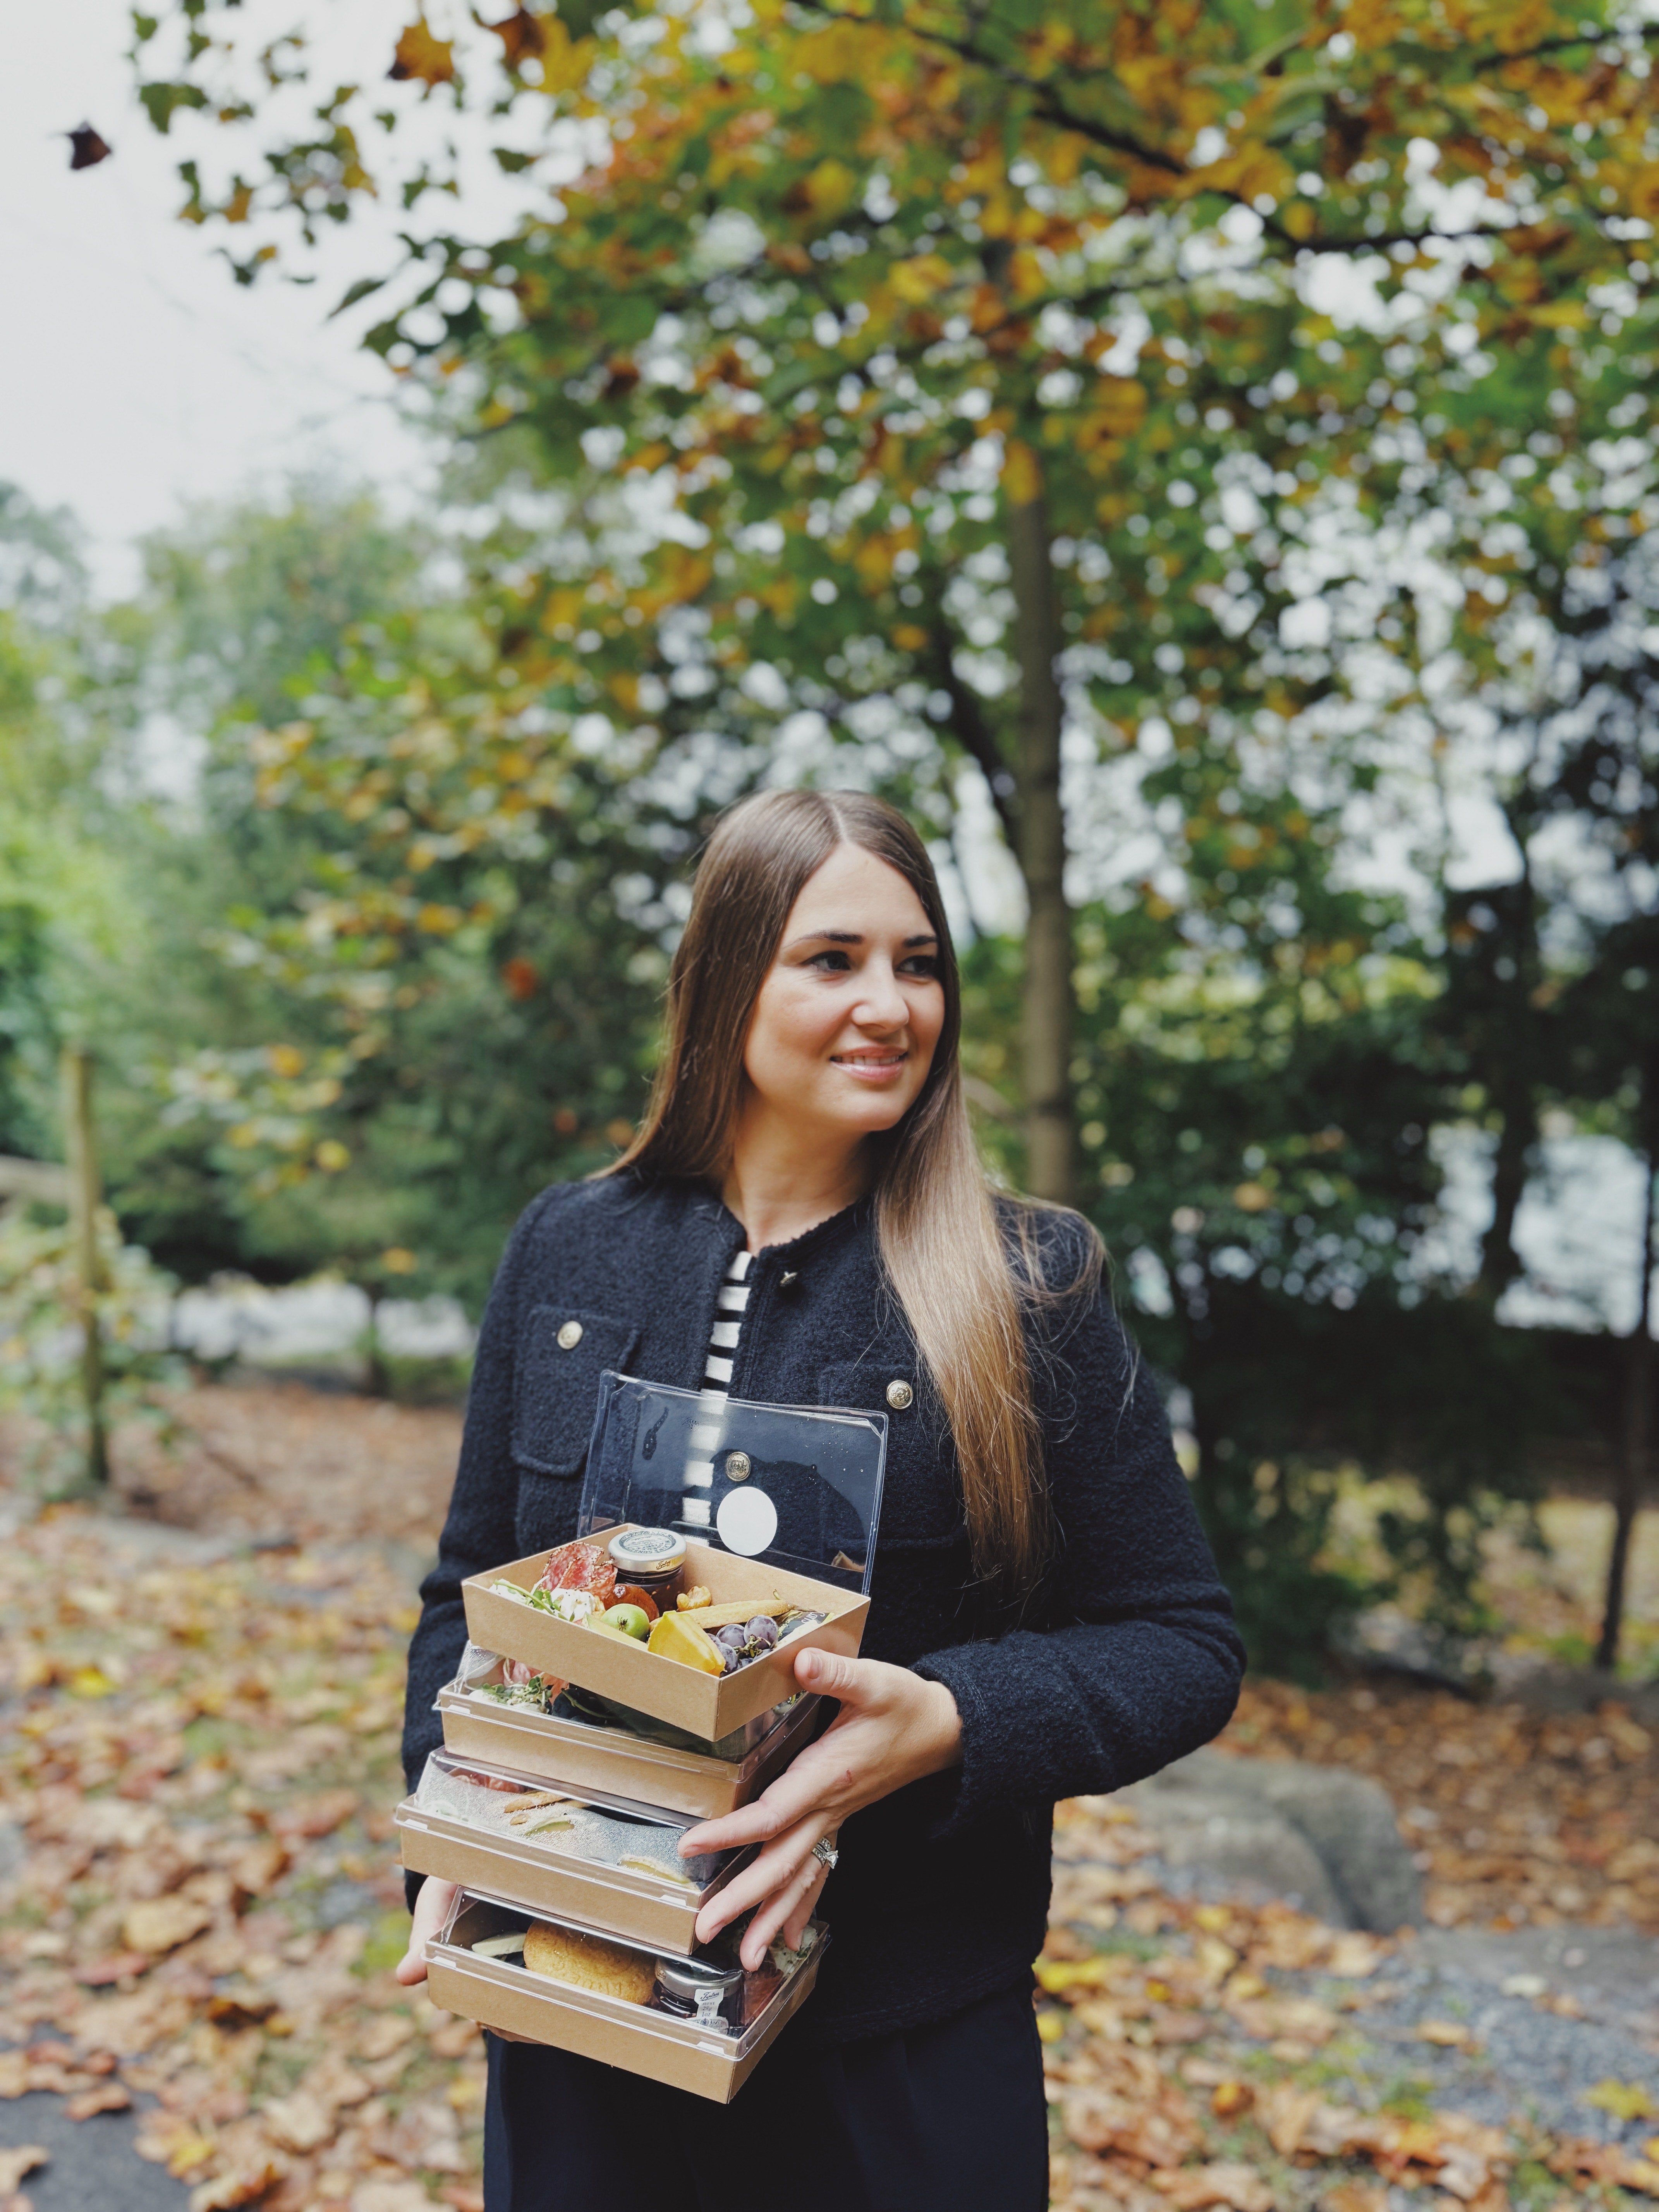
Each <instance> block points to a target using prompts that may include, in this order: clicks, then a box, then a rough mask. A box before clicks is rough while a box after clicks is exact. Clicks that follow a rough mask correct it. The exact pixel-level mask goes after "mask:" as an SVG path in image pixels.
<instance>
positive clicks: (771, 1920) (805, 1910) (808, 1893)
mask: <svg viewBox="0 0 1659 2212" xmlns="http://www.w3.org/2000/svg"><path fill="white" fill-rule="evenodd" d="M828 1872H829V1869H828V1868H827V1867H826V1866H825V1865H824V1863H823V1861H822V1860H821V1859H818V1858H815V1857H813V1856H812V1855H811V1853H810V1852H809V1853H808V1854H807V1857H806V1862H805V1865H803V1866H801V1867H799V1868H797V1869H796V1870H795V1873H794V1874H793V1876H792V1877H791V1878H790V1879H789V1880H788V1881H786V1882H785V1883H784V1884H783V1885H782V1887H780V1888H778V1889H775V1890H774V1891H773V1893H772V1894H771V1896H770V1897H769V1898H768V1899H766V1901H765V1903H764V1904H763V1905H762V1906H761V1908H760V1910H759V1911H757V1913H756V1915H755V1917H754V1918H753V1919H752V1920H751V1921H750V1923H749V1925H748V1926H747V1927H746V1928H745V1929H744V1931H743V1942H742V1943H741V1944H740V1945H739V1946H738V1957H739V1958H740V1959H741V1960H743V1963H744V1966H747V1967H748V1969H749V1971H750V1973H753V1972H754V1971H755V1969H756V1968H757V1966H761V1965H762V1964H763V1962H764V1960H765V1958H766V1952H767V1947H768V1946H769V1944H771V1943H774V1942H776V1940H777V1938H778V1936H780V1935H783V1934H786V1933H787V1929H788V1927H789V1924H790V1923H791V1921H792V1920H793V1919H795V1918H796V1917H797V1916H799V1919H800V1922H801V1924H802V1925H803V1926H804V1925H805V1922H806V1919H807V1917H808V1916H809V1915H810V1914H811V1909H812V1900H813V1899H814V1898H815V1897H817V1893H818V1892H819V1890H820V1889H822V1888H823V1877H824V1875H826V1874H827V1873H828ZM798 1947H799V1933H797V1936H796V1940H795V1942H793V1943H792V1944H791V1945H790V1948H791V1949H792V1950H793V1949H795V1948H798Z"/></svg>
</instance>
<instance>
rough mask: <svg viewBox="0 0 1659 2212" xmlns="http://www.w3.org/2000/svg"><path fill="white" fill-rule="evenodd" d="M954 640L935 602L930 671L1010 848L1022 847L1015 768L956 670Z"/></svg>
mask: <svg viewBox="0 0 1659 2212" xmlns="http://www.w3.org/2000/svg"><path fill="white" fill-rule="evenodd" d="M953 653H954V641H953V639H952V638H951V630H950V625H949V624H948V623H946V621H945V612H944V610H943V608H941V607H940V606H939V605H938V604H937V602H936V603H935V605H934V606H933V611H932V616H931V619H930V621H929V623H928V654H927V672H928V674H929V675H930V676H931V677H932V678H933V681H934V683H935V684H937V686H938V688H939V690H941V691H943V692H944V693H945V696H946V697H947V698H948V699H949V700H950V702H951V722H950V728H951V736H952V737H953V738H955V739H956V741H957V744H959V745H960V746H961V747H962V750H963V752H965V753H966V754H967V755H968V757H969V759H970V760H971V761H972V762H973V763H974V764H975V767H976V768H977V769H979V772H980V774H981V775H982V776H983V777H984V778H985V781H986V784H987V787H988V788H989V790H990V793H991V804H992V805H994V807H995V808H996V811H997V819H998V821H999V822H1000V823H1001V824H1002V834H1003V836H1005V837H1006V839H1007V841H1008V849H1009V850H1010V852H1013V851H1015V850H1017V849H1018V848H1017V844H1016V839H1017V837H1018V816H1017V814H1016V812H1015V808H1014V788H1015V787H1014V776H1013V771H1012V769H1011V768H1010V767H1009V765H1008V763H1007V762H1006V759H1005V758H1004V757H1003V752H1002V748H1001V746H1000V744H998V743H997V738H996V732H995V731H994V729H993V728H992V727H991V725H990V723H989V721H988V720H987V718H986V714H985V708H984V705H983V702H981V699H980V696H979V695H978V693H977V692H976V691H975V690H972V689H971V688H970V687H969V685H968V684H964V683H963V680H962V678H961V677H960V676H958V675H957V670H956V662H955V659H954V658H953Z"/></svg>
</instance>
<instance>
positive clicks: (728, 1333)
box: [682, 1252, 755, 1528]
mask: <svg viewBox="0 0 1659 2212" xmlns="http://www.w3.org/2000/svg"><path fill="white" fill-rule="evenodd" d="M754 1260H755V1255H754V1254H753V1253H752V1252H739V1253H738V1255H737V1257H736V1258H735V1259H734V1260H733V1261H732V1264H731V1266H730V1267H728V1268H727V1269H726V1279H725V1281H724V1282H722V1283H721V1285H720V1296H719V1297H718V1298H717V1299H716V1300H715V1302H714V1328H712V1329H711V1330H710V1331H709V1333H708V1356H707V1358H705V1359H704V1361H703V1370H702V1377H703V1379H702V1389H701V1391H700V1392H699V1393H698V1395H699V1396H700V1397H701V1398H702V1401H703V1403H704V1404H705V1405H706V1406H707V1407H708V1411H709V1413H710V1414H711V1415H718V1414H719V1413H721V1412H723V1411H724V1410H725V1406H726V1399H727V1397H728V1396H729V1395H730V1392H729V1391H728V1389H727V1387H726V1386H727V1385H728V1384H729V1383H730V1382H731V1380H732V1364H733V1360H734V1358H735V1357H736V1353H737V1349H738V1335H739V1334H740V1332H741V1330H742V1328H743V1316H744V1310H745V1309H746V1308H747V1306H748V1304H749V1284H748V1279H747V1278H748V1274H749V1270H750V1267H752V1266H753V1265H754ZM691 1443H692V1449H693V1452H694V1454H695V1455H696V1456H694V1457H692V1458H691V1459H689V1460H688V1461H687V1462H686V1463H685V1483H686V1490H687V1492H688V1493H689V1494H688V1495H687V1496H686V1497H685V1498H684V1500H683V1501H682V1503H683V1504H684V1515H683V1518H684V1520H685V1521H686V1522H688V1523H689V1524H690V1525H691V1526H692V1527H694V1528H708V1492H709V1491H711V1490H712V1489H713V1488H714V1461H713V1460H712V1459H711V1458H704V1457H703V1456H702V1454H704V1453H712V1452H713V1451H714V1449H716V1447H717V1446H718V1445H719V1443H720V1425H719V1422H718V1420H714V1419H711V1420H709V1421H708V1423H706V1424H705V1425H701V1426H699V1427H696V1428H694V1429H693V1430H692V1431H691ZM698 1492H702V1493H703V1494H702V1496H699V1495H698Z"/></svg>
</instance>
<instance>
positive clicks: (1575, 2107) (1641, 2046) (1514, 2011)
mask: <svg viewBox="0 0 1659 2212" xmlns="http://www.w3.org/2000/svg"><path fill="white" fill-rule="evenodd" d="M1385 1991H1386V1992H1389V1994H1387V1995H1385V1994H1384V1992H1385ZM1370 1997H1371V2000H1372V2001H1371V2002H1370V2003H1369V2004H1368V2005H1367V2007H1366V2008H1365V2010H1364V2013H1363V2014H1361V2015H1358V2037H1357V2039H1356V2040H1357V2041H1358V2044H1359V2045H1361V2046H1362V2047H1363V2048H1364V2051H1365V2053H1366V2055H1365V2057H1364V2058H1363V2059H1362V2060H1358V2061H1357V2062H1356V2063H1355V2065H1354V2066H1353V2067H1352V2069H1351V2071H1352V2075H1353V2081H1352V2087H1351V2088H1350V2089H1349V2090H1347V2091H1344V2090H1342V2089H1341V2088H1340V2085H1338V2086H1336V2087H1334V2089H1333V2091H1332V2093H1333V2094H1350V2095H1352V2096H1353V2098H1354V2101H1356V2102H1364V2103H1369V2102H1370V2101H1372V2100H1374V2099H1375V2097H1376V2095H1377V2094H1378V2093H1380V2092H1381V2091H1383V2089H1384V2088H1385V2087H1386V2086H1387V2085H1388V2084H1389V2082H1390V2081H1392V2080H1394V2079H1395V2078H1396V2077H1397V2076H1399V2075H1402V2074H1409V2075H1414V2076H1416V2077H1418V2078H1419V2079H1420V2080H1422V2081H1423V2082H1424V2083H1425V2087H1426V2093H1427V2095H1428V2098H1429V2101H1430V2102H1431V2103H1432V2104H1434V2105H1436V2106H1439V2107H1440V2108H1441V2109H1443V2110H1444V2111H1455V2112H1467V2113H1468V2115H1469V2117H1470V2118H1472V2119H1476V2120H1480V2121H1483V2122H1484V2123H1486V2124H1487V2125H1488V2126H1491V2127H1502V2126H1504V2125H1505V2124H1507V2123H1508V2122H1510V2120H1511V2119H1512V2118H1516V2117H1522V2118H1526V2119H1528V2120H1530V2121H1532V2122H1534V2124H1537V2125H1539V2126H1541V2127H1543V2128H1545V2129H1546V2130H1548V2131H1550V2132H1551V2133H1553V2134H1554V2133H1559V2134H1562V2135H1572V2136H1589V2137H1591V2138H1593V2139H1595V2140H1596V2141H1598V2142H1619V2143H1622V2144H1623V2145H1624V2146H1625V2148H1626V2149H1627V2150H1630V2151H1632V2152H1635V2151H1637V2150H1638V2148H1639V2147H1640V2146H1641V2144H1642V2143H1644V2142H1646V2141H1647V2140H1649V2139H1650V2137H1651V2136H1653V2135H1654V2133H1655V2131H1656V2121H1655V2120H1654V2119H1653V2118H1648V2119H1645V2120H1632V2121H1628V2122H1625V2123H1622V2124H1621V2123H1620V2121H1619V2120H1617V2119H1616V2118H1613V2115H1612V2114H1610V2113H1608V2112H1602V2111H1601V2110H1599V2109H1598V2108H1597V2107H1596V2106H1593V2105H1587V2104H1585V2103H1584V2101H1583V2099H1584V2096H1585V2093H1586V2092H1587V2091H1589V2090H1591V2089H1593V2088H1595V2086H1596V2084H1597V2083H1598V2082H1603V2081H1621V2082H1635V2083H1638V2084H1642V2085H1645V2087H1647V2088H1648V2090H1649V2093H1650V2095H1651V2096H1653V2098H1654V2101H1655V2103H1656V2105H1659V1944H1656V1943H1654V1942H1649V1941H1645V1940H1644V1939H1642V1938H1640V1937H1634V1936H1630V1935H1628V1934H1621V1933H1618V1932H1615V1931H1613V1930H1611V1929H1600V1928H1596V1929H1573V1928H1551V1929H1536V1930H1534V1929H1517V1930H1516V1932H1515V1933H1514V1934H1513V1935H1508V1936H1493V1935H1490V1934H1484V1933H1474V1932H1466V1931H1464V1930H1462V1929H1455V1930H1449V1931H1443V1930H1431V1931H1429V1932H1427V1933H1425V1935H1423V1936H1419V1938H1418V1939H1417V1941H1416V1942H1414V1943H1413V1944H1412V1945H1411V1946H1410V1947H1409V1948H1408V1949H1407V1951H1406V1952H1405V1953H1404V1954H1402V1955H1401V1957H1400V1958H1399V1959H1397V1960H1391V1961H1390V1962H1389V1966H1388V1967H1387V1968H1386V1969H1385V1970H1384V1974H1383V1977H1382V1978H1380V1981H1379V1984H1375V1985H1373V1987H1372V1990H1371V1991H1370ZM1564 1999H1565V2001H1566V2002H1567V2003H1568V2004H1570V2005H1574V2006H1577V2007H1582V2008H1583V2018H1581V2019H1574V2018H1571V2017H1564V2016H1563V2015H1562V2014H1561V2013H1559V2012H1557V2011H1554V2010H1553V2009H1551V2008H1552V2006H1553V2005H1555V2004H1559V2003H1560V2002H1562V2001H1563V2000H1564ZM1425 2022H1444V2023H1446V2024H1447V2025H1449V2026H1450V2027H1465V2028H1467V2029H1468V2033H1469V2034H1470V2036H1471V2038H1472V2044H1471V2046H1470V2047H1468V2048H1466V2049H1462V2050H1460V2049H1457V2048H1455V2047H1446V2046H1437V2045H1434V2044H1432V2043H1428V2042H1425V2041H1424V2040H1422V2039H1421V2038H1420V2035H1419V2029H1420V2028H1421V2027H1422V2026H1423V2024H1424V2023H1425ZM1344 2056H1346V2039H1345V2045H1344ZM1367 2087H1369V2091H1370V2094H1369V2095H1368V2096H1361V2095H1359V2094H1358V2092H1360V2091H1361V2090H1363V2089H1366V2088H1367Z"/></svg>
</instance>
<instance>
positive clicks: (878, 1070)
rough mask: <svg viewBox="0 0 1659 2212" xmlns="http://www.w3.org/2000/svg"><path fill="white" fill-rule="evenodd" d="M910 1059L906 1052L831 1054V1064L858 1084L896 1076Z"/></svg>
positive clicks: (880, 1080)
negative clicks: (855, 1078) (840, 1068)
mask: <svg viewBox="0 0 1659 2212" xmlns="http://www.w3.org/2000/svg"><path fill="white" fill-rule="evenodd" d="M909 1057H910V1055H909V1054H908V1052H884V1053H868V1054H866V1053H860V1054H851V1053H832V1054H831V1055H830V1060H831V1064H832V1065H833V1066H836V1067H843V1068H845V1069H846V1071H847V1073H848V1074H849V1075H855V1076H856V1077H857V1078H858V1079H859V1081H860V1083H880V1082H884V1081H885V1080H886V1079H888V1078H890V1077H891V1076H895V1075H896V1074H897V1073H899V1071H900V1069H901V1068H902V1066H904V1063H905V1061H906V1060H908V1058H909Z"/></svg>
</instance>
